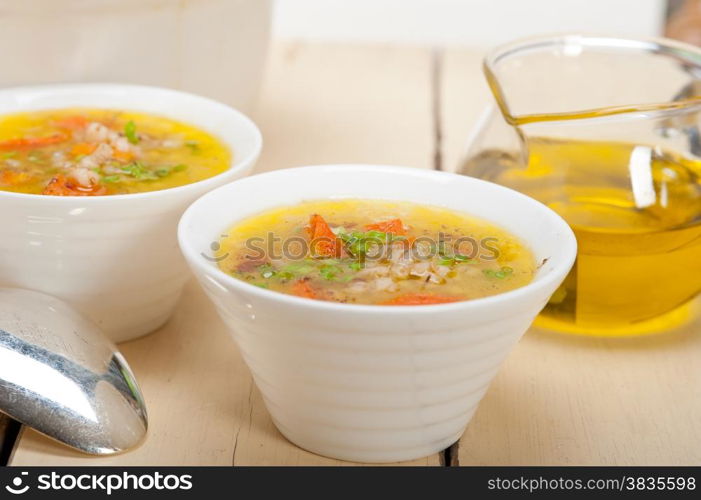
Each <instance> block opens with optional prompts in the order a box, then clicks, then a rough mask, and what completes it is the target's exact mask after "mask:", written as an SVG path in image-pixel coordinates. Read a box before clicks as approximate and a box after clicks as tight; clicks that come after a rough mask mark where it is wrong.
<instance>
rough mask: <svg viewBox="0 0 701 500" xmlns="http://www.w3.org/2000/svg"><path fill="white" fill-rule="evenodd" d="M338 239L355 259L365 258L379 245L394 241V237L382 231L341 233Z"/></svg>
mask: <svg viewBox="0 0 701 500" xmlns="http://www.w3.org/2000/svg"><path fill="white" fill-rule="evenodd" d="M337 234H338V237H339V238H341V240H342V241H343V242H344V243H345V244H346V250H348V252H350V253H351V254H352V255H353V256H355V257H361V258H362V257H365V255H366V254H367V253H368V251H369V250H370V249H371V248H372V247H374V246H377V245H382V244H384V243H389V242H390V241H392V235H390V234H389V233H383V232H381V231H367V232H365V233H363V232H360V231H353V232H352V233H346V232H340V233H337Z"/></svg>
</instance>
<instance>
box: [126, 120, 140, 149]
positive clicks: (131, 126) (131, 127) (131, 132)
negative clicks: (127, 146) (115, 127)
mask: <svg viewBox="0 0 701 500" xmlns="http://www.w3.org/2000/svg"><path fill="white" fill-rule="evenodd" d="M124 135H125V136H126V137H127V140H128V141H129V142H131V143H132V144H138V143H139V136H138V135H136V123H134V121H133V120H129V121H128V122H127V124H126V125H124Z"/></svg>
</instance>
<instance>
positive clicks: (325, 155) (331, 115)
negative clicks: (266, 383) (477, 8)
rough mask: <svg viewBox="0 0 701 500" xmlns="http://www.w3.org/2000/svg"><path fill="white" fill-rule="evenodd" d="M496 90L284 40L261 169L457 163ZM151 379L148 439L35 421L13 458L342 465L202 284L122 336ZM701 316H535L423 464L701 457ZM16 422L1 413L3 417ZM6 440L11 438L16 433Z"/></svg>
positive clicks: (450, 60)
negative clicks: (647, 326) (637, 331)
mask: <svg viewBox="0 0 701 500" xmlns="http://www.w3.org/2000/svg"><path fill="white" fill-rule="evenodd" d="M486 102H488V91H487V89H486V86H485V85H484V83H483V79H482V76H481V72H480V54H477V53H474V52H469V51H460V50H454V51H452V50H449V51H443V52H434V51H432V50H430V49H421V48H392V47H384V46H357V45H353V46H347V45H314V44H277V45H276V46H274V48H273V51H272V53H271V57H270V61H269V70H268V74H267V81H266V84H265V87H264V89H263V92H262V98H261V106H260V109H259V111H258V113H257V115H256V116H254V118H255V119H256V121H257V122H258V123H259V125H260V126H261V129H262V131H263V134H264V138H265V145H264V153H263V156H262V158H261V161H260V163H259V166H258V169H257V170H258V171H264V170H272V169H278V168H286V167H292V166H298V165H307V164H319V163H352V162H365V163H381V164H397V165H408V166H413V167H416V168H442V169H445V170H452V169H454V168H455V165H456V164H457V162H458V159H459V157H460V155H461V148H462V145H463V143H464V140H465V138H466V136H467V134H468V132H469V130H470V128H471V126H472V125H473V124H474V122H475V120H476V118H477V117H478V116H479V114H480V112H481V110H482V109H483V107H484V106H485V103H486ZM122 350H123V352H124V354H125V355H126V356H127V358H128V359H129V362H130V364H131V366H132V368H133V369H134V371H135V372H136V375H137V377H138V379H139V381H140V383H141V386H142V389H143V391H144V393H145V396H146V400H147V404H148V408H149V416H150V429H149V436H148V439H147V440H146V441H145V442H144V444H143V445H142V446H141V447H139V448H138V449H136V450H134V451H132V452H130V453H127V454H124V455H120V456H114V457H108V458H95V457H89V456H85V455H81V454H79V453H76V452H73V451H71V450H69V449H67V448H65V447H63V446H61V445H58V444H55V443H53V442H51V441H50V440H48V439H46V438H44V437H42V436H40V435H38V434H37V433H35V432H34V431H32V430H25V431H24V432H23V434H22V436H21V439H19V440H18V443H17V444H16V446H15V450H14V454H13V456H12V458H11V460H10V463H11V464H12V465H232V464H233V465H340V464H344V463H343V462H339V461H336V460H331V459H327V458H323V457H319V456H316V455H314V454H311V453H309V452H306V451H303V450H301V449H299V448H297V447H295V446H294V445H292V444H291V443H289V442H288V441H286V440H285V439H284V438H283V437H282V436H281V435H280V434H279V433H278V432H277V430H276V429H275V428H274V426H273V424H272V422H271V420H270V417H269V416H268V413H267V411H266V409H265V407H264V405H263V401H262V399H261V397H260V394H259V393H258V391H257V389H256V388H255V386H254V385H253V384H252V381H251V376H250V374H249V371H248V369H247V368H246V367H245V365H244V364H243V362H242V360H241V357H240V356H239V353H238V351H237V349H236V346H235V345H234V343H233V341H231V339H230V338H229V336H228V334H227V333H226V329H225V327H224V325H223V324H222V322H221V321H220V320H219V318H218V317H217V316H216V314H215V312H214V309H213V307H212V306H211V305H210V304H209V302H208V301H207V299H206V298H205V297H204V295H203V293H202V292H201V291H200V289H199V288H198V286H197V285H196V284H195V283H194V282H192V283H191V284H190V285H189V286H188V288H187V290H186V293H185V294H184V296H183V298H182V301H181V303H180V307H179V309H178V312H177V313H176V315H175V317H174V318H173V319H172V320H171V321H170V322H169V323H168V324H167V325H166V326H165V327H163V328H161V329H160V330H159V331H157V332H156V333H154V334H152V335H150V336H147V337H145V338H142V339H139V340H136V341H133V342H129V343H127V344H124V345H122ZM699 359H701V321H698V320H697V321H696V322H694V323H692V324H689V325H686V326H685V327H683V328H682V329H680V330H679V331H677V332H673V333H668V334H665V335H659V336H648V337H640V338H634V339H601V338H588V337H578V336H568V335H560V334H554V333H548V332H539V331H535V330H532V331H530V332H528V333H527V334H526V336H525V337H524V338H523V340H522V341H521V342H520V343H519V344H518V346H517V347H516V348H515V350H514V351H513V352H512V354H511V355H510V357H509V358H508V359H507V361H506V363H505V365H504V366H503V368H502V370H501V372H500V373H499V375H498V376H497V378H496V380H495V381H494V383H493V384H492V386H491V388H490V390H489V391H488V393H487V395H486V396H485V398H484V400H483V401H482V403H481V405H480V407H479V409H478V411H477V414H476V415H475V417H474V419H473V420H472V422H471V423H470V424H469V426H468V428H467V431H466V432H465V434H464V436H463V437H462V439H461V440H460V442H459V443H458V444H456V445H455V446H453V447H452V449H451V450H450V453H448V454H446V453H445V452H444V453H442V454H438V455H434V456H431V457H427V458H425V459H422V460H416V461H414V462H410V463H408V464H407V465H439V464H444V463H445V457H446V455H447V456H448V457H450V459H449V464H448V465H573V464H578V465H656V464H660V465H662V464H667V465H673V464H680V465H681V464H688V465H692V464H693V465H701V425H700V424H701V362H700V361H699ZM1 428H2V426H1V425H0V429H1ZM0 441H1V440H0Z"/></svg>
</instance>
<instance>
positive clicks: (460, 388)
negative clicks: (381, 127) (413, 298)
mask: <svg viewBox="0 0 701 500" xmlns="http://www.w3.org/2000/svg"><path fill="white" fill-rule="evenodd" d="M329 195H332V197H334V198H341V197H350V198H375V199H389V200H409V201H412V202H416V203H425V204H431V205H439V206H443V207H447V208H451V209H455V210H460V211H464V212H467V213H470V214H473V215H476V216H479V217H482V218H484V219H487V220H490V221H493V222H494V223H496V224H498V225H500V226H502V227H504V228H506V229H507V230H509V231H510V232H512V233H513V234H515V235H517V236H519V237H521V238H522V239H523V241H525V242H526V243H527V244H528V245H529V246H530V248H531V249H532V251H533V252H534V253H535V255H536V258H537V259H538V260H539V261H543V260H544V261H545V263H544V264H543V265H542V267H541V268H540V270H539V271H538V273H537V276H536V277H535V279H534V281H533V282H532V283H530V284H528V285H527V286H525V287H522V288H519V289H516V290H513V291H510V292H507V293H503V294H501V295H496V296H492V297H488V298H482V299H477V300H471V301H466V302H456V303H451V304H442V305H430V306H369V305H348V304H338V303H332V302H322V301H315V300H308V299H302V298H298V297H294V296H290V295H284V294H281V293H276V292H272V291H269V290H264V289H262V288H258V287H256V286H253V285H250V284H248V283H246V282H243V281H240V280H237V279H235V278H233V277H231V276H228V275H227V274H225V273H223V272H221V271H220V270H219V269H218V268H217V267H216V264H214V263H213V262H211V260H208V259H207V258H205V256H208V255H210V253H211V252H210V245H211V243H212V242H213V241H216V240H217V239H218V238H219V236H220V235H221V234H223V233H225V231H226V230H227V228H228V227H230V226H231V224H232V223H235V222H236V221H237V220H239V219H241V218H244V217H247V216H250V215H253V214H256V213H259V212H261V211H263V210H266V209H270V208H274V207H277V206H281V205H289V204H296V203H298V202H301V201H303V200H309V199H324V198H328V197H329ZM178 238H179V242H180V247H181V249H182V251H183V253H184V255H185V257H186V259H187V261H188V263H189V265H190V267H191V268H192V269H193V270H194V272H195V274H196V275H197V277H198V279H199V281H200V282H201V284H202V286H203V287H204V289H205V290H206V292H207V294H208V295H209V296H210V298H211V299H212V301H213V302H214V304H215V305H216V307H217V310H218V312H219V314H220V315H221V317H222V318H223V319H224V321H225V322H226V323H227V324H228V325H229V326H230V328H231V331H232V332H233V336H234V338H235V339H236V341H237V343H238V345H239V347H240V349H241V353H242V355H243V357H244V359H245V360H246V363H248V366H249V367H250V369H251V372H252V373H253V377H254V379H255V381H256V384H257V385H258V387H259V389H260V390H261V392H262V394H263V397H264V399H265V403H266V405H267V407H268V410H269V411H270V414H271V415H272V418H273V421H274V422H275V424H276V425H277V427H278V429H279V430H280V432H282V434H284V435H285V436H286V437H287V438H288V439H289V440H290V441H292V442H293V443H296V444H297V445H299V446H301V447H302V448H305V449H307V450H310V451H313V452H315V453H319V454H321V455H326V456H329V457H334V458H339V459H345V460H353V461H363V462H392V461H399V460H409V459H414V458H417V457H422V456H426V455H430V454H432V453H435V452H437V451H439V450H442V449H444V448H446V447H447V446H449V445H450V444H452V443H453V442H455V441H456V440H457V439H458V438H459V437H460V435H461V434H462V433H463V431H464V429H465V426H466V425H467V423H468V421H469V420H470V418H471V417H472V414H473V413H474V411H475V409H476V407H477V403H478V402H479V401H480V399H481V398H482V396H483V395H484V393H485V391H486V390H487V386H488V385H489V383H490V381H491V380H492V378H493V377H494V375H495V373H496V372H497V370H498V368H499V365H500V364H501V362H502V360H503V359H504V358H505V357H506V355H507V354H508V353H509V350H510V349H511V347H512V346H513V345H514V344H515V343H516V341H517V340H518V339H519V338H520V337H521V335H522V334H523V333H524V332H525V331H526V329H527V328H528V326H529V325H530V324H531V321H532V320H533V319H534V318H535V316H536V315H537V314H538V312H539V311H540V310H541V309H542V308H543V306H545V304H546V302H547V301H548V298H549V297H550V295H551V294H552V293H553V292H554V291H555V289H556V288H557V287H558V285H559V284H560V283H561V282H562V280H563V279H564V277H565V275H566V274H567V272H568V271H569V270H570V268H571V266H572V264H573V262H574V258H575V255H576V247H577V244H576V240H575V238H574V235H573V234H572V231H571V230H570V228H569V227H568V225H567V224H566V223H565V222H564V221H563V220H562V219H561V218H560V217H559V216H558V215H556V214H555V213H554V212H553V211H551V210H550V209H548V208H546V207H545V206H544V205H542V204H540V203H539V202H537V201H535V200H533V199H531V198H529V197H527V196H525V195H522V194H520V193H517V192H516V191H512V190H510V189H507V188H504V187H501V186H498V185H496V184H492V183H489V182H485V181H481V180H478V179H473V178H469V177H464V176H459V175H455V174H448V173H441V172H434V171H426V170H418V169H411V168H402V167H384V166H366V165H353V166H351V165H344V166H320V167H304V168H296V169H290V170H282V171H276V172H271V173H267V174H261V175H256V176H253V177H249V178H247V179H242V180H239V181H237V182H234V183H231V184H229V185H227V186H223V187H221V188H219V189H216V190H214V191H212V192H211V193H208V194H207V195H205V196H203V197H202V198H200V199H199V200H197V201H196V202H195V203H194V204H193V205H192V206H191V207H190V208H188V210H187V211H186V212H185V214H184V215H183V218H182V219H181V221H180V226H179V229H178ZM546 259H547V260H546Z"/></svg>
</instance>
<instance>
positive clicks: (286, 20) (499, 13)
mask: <svg viewBox="0 0 701 500" xmlns="http://www.w3.org/2000/svg"><path fill="white" fill-rule="evenodd" d="M665 6H666V2H665V1H664V0H276V6H275V21H274V35H275V36H277V37H279V38H286V39H304V40H315V41H324V40H326V41H341V42H348V41H351V42H381V43H382V42H387V43H402V44H414V45H447V46H468V47H479V48H484V47H489V46H492V45H495V44H498V43H503V42H505V41H508V40H512V39H514V38H518V37H522V36H527V35H532V34H546V33H561V32H566V31H569V32H572V31H575V32H586V33H596V34H608V35H620V36H653V35H659V34H660V33H661V31H662V24H663V19H664V10H665Z"/></svg>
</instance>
